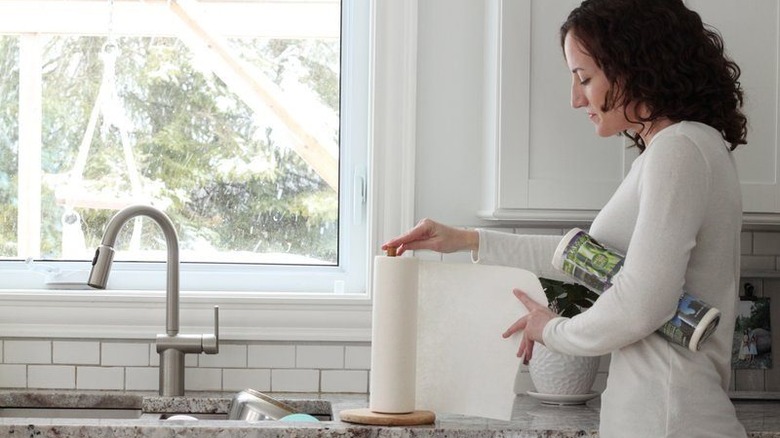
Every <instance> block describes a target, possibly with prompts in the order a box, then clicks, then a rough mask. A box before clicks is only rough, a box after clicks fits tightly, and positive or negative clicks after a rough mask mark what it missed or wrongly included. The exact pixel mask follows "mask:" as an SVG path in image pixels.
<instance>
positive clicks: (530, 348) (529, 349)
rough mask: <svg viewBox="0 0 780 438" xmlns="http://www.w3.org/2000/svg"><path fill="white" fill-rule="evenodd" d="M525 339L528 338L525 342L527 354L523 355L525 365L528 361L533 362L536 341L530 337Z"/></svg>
mask: <svg viewBox="0 0 780 438" xmlns="http://www.w3.org/2000/svg"><path fill="white" fill-rule="evenodd" d="M523 338H525V336H523ZM525 339H526V343H525V356H524V357H523V363H524V364H525V365H528V363H529V362H531V358H532V357H533V355H534V341H532V340H530V339H528V338H525Z"/></svg>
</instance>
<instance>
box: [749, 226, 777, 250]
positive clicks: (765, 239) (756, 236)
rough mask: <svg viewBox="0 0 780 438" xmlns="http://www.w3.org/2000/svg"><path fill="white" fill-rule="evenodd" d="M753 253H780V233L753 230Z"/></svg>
mask: <svg viewBox="0 0 780 438" xmlns="http://www.w3.org/2000/svg"><path fill="white" fill-rule="evenodd" d="M752 254H753V255H777V254H780V233H773V232H769V231H766V232H764V231H754V232H753V251H752Z"/></svg>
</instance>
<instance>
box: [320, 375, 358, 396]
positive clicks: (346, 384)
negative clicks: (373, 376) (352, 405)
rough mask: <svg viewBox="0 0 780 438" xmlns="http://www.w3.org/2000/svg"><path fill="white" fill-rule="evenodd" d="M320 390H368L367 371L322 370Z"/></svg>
mask: <svg viewBox="0 0 780 438" xmlns="http://www.w3.org/2000/svg"><path fill="white" fill-rule="evenodd" d="M321 373H322V376H321V378H322V382H321V384H320V391H321V392H356V393H366V392H368V371H363V370H322V371H321Z"/></svg>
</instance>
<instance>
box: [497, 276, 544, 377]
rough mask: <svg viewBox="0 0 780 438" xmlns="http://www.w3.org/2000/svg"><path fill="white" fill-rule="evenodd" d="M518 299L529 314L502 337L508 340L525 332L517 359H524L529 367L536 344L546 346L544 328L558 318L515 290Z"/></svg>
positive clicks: (520, 291) (523, 293)
mask: <svg viewBox="0 0 780 438" xmlns="http://www.w3.org/2000/svg"><path fill="white" fill-rule="evenodd" d="M512 292H513V293H514V294H515V296H516V297H517V299H519V300H520V302H521V303H523V305H524V306H525V308H526V309H528V314H527V315H525V316H523V317H522V318H520V319H518V320H517V321H516V322H515V323H514V324H512V325H511V326H510V327H509V328H508V329H507V330H506V331H505V332H504V334H503V335H502V336H503V337H504V338H508V337H510V336H512V335H513V334H515V333H517V332H518V331H520V330H523V338H522V339H521V340H520V349H519V350H517V357H522V358H523V363H524V364H525V365H528V361H530V360H531V356H532V355H533V352H534V342H539V343H541V344H542V345H544V341H543V339H542V334H543V333H544V326H545V325H547V322H548V321H550V320H551V319H553V318H555V317H557V316H558V315H556V314H555V313H554V312H553V311H552V310H550V309H548V308H547V306H543V305H541V304H539V303H537V302H536V301H534V300H533V299H531V297H529V296H528V294H526V293H525V292H523V291H522V290H520V289H514V290H513V291H512Z"/></svg>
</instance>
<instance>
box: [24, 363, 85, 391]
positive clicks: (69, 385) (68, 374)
mask: <svg viewBox="0 0 780 438" xmlns="http://www.w3.org/2000/svg"><path fill="white" fill-rule="evenodd" d="M27 387H28V388H36V389H37V388H41V389H74V388H75V387H76V367H74V366H68V365H29V366H28V368H27Z"/></svg>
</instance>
